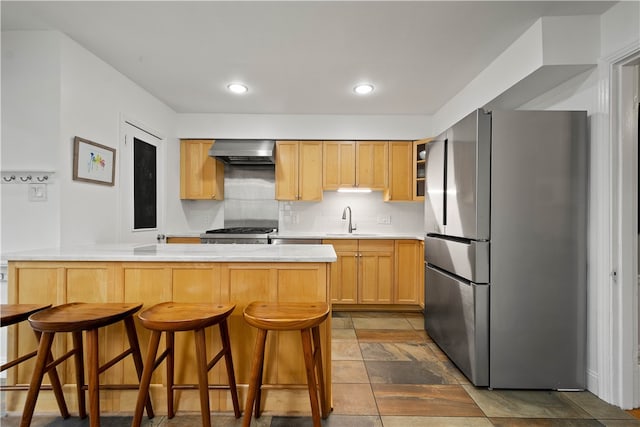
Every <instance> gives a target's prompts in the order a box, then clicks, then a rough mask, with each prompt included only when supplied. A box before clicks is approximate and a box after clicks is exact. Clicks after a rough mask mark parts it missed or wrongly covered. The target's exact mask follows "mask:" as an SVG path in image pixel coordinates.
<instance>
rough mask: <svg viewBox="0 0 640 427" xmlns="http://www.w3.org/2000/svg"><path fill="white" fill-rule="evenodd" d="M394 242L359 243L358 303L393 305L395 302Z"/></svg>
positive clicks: (368, 241) (370, 241)
mask: <svg viewBox="0 0 640 427" xmlns="http://www.w3.org/2000/svg"><path fill="white" fill-rule="evenodd" d="M393 251H394V241H393V240H359V241H358V254H359V265H358V285H359V290H358V302H359V303H361V304H391V303H392V302H393V285H394V278H393V264H394V259H393Z"/></svg>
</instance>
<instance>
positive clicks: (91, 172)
mask: <svg viewBox="0 0 640 427" xmlns="http://www.w3.org/2000/svg"><path fill="white" fill-rule="evenodd" d="M115 174H116V149H115V148H111V147H107V146H105V145H101V144H97V143H95V142H92V141H89V140H87V139H84V138H80V137H79V136H76V137H75V138H74V139H73V179H74V180H76V181H86V182H93V183H94V184H102V185H113V184H114V181H115Z"/></svg>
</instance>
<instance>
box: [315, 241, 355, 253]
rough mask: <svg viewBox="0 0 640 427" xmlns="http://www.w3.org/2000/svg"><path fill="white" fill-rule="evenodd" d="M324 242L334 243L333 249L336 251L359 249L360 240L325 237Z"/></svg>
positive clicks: (327, 243) (326, 243)
mask: <svg viewBox="0 0 640 427" xmlns="http://www.w3.org/2000/svg"><path fill="white" fill-rule="evenodd" d="M322 243H324V244H325V245H333V250H334V251H336V252H345V251H357V250H358V241H357V240H352V239H325V240H323V241H322Z"/></svg>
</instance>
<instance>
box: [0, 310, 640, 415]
mask: <svg viewBox="0 0 640 427" xmlns="http://www.w3.org/2000/svg"><path fill="white" fill-rule="evenodd" d="M332 345H333V355H332V356H333V396H334V402H333V406H334V408H333V412H332V414H331V415H330V416H329V418H328V419H327V420H325V421H323V425H324V426H326V427H339V426H349V427H418V426H420V427H422V426H429V427H441V426H442V427H449V426H451V427H458V426H465V427H466V426H470V427H472V426H515V427H520V426H522V427H524V426H534V427H535V426H545V427H546V426H549V427H565V426H566V427H569V426H570V427H574V426H575V427H578V426H579V427H582V426H585V427H589V426H611V427H614V426H616V427H617V426H640V420H638V419H635V418H634V417H633V416H632V415H630V414H629V413H627V412H625V411H623V410H621V409H619V408H616V407H614V406H611V405H608V404H607V403H605V402H603V401H602V400H600V399H598V398H597V397H595V396H594V395H593V394H591V393H589V392H554V391H526V390H517V391H516V390H491V391H490V390H487V389H483V388H476V387H474V386H472V385H470V384H469V382H468V381H467V380H466V378H465V377H464V376H463V375H462V374H461V373H460V372H459V371H458V370H457V369H456V367H455V366H454V365H453V364H452V363H451V362H450V361H449V360H448V359H447V357H446V356H445V355H444V354H443V353H442V352H441V351H440V349H439V348H438V347H437V346H436V345H435V344H434V343H433V342H432V341H431V340H430V338H429V337H428V336H427V334H426V333H425V331H424V329H423V319H422V316H421V315H420V314H418V313H359V312H344V313H341V312H335V313H334V314H333V343H332ZM19 421H20V420H19V417H17V416H5V417H2V418H0V425H1V426H2V427H13V426H18V425H19ZM101 421H102V425H103V426H105V427H120V426H129V425H130V423H131V418H130V417H103V418H102V419H101ZM212 423H213V425H214V426H225V427H227V426H240V425H241V420H236V419H235V418H233V416H229V415H226V414H221V415H220V414H214V415H212ZM88 425H89V423H88V420H79V419H78V418H77V417H75V418H71V419H69V420H62V419H61V418H60V417H53V416H52V417H47V416H38V417H35V418H34V422H33V423H32V426H38V427H41V426H47V427H79V426H88ZM145 425H147V426H163V427H164V426H167V427H168V426H180V427H182V426H184V427H187V426H198V425H200V416H199V414H178V415H177V416H176V417H175V418H174V419H172V420H168V419H167V418H166V417H163V416H156V417H155V418H154V419H153V420H146V419H145ZM311 425H312V423H311V418H310V417H280V416H273V417H270V416H262V417H260V419H258V420H255V419H254V420H253V422H252V426H260V427H285V426H296V427H297V426H300V427H304V426H311Z"/></svg>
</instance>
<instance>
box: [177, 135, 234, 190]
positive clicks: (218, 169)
mask: <svg viewBox="0 0 640 427" xmlns="http://www.w3.org/2000/svg"><path fill="white" fill-rule="evenodd" d="M213 143H214V141H213V140H212V139H183V140H182V141H180V198H181V199H192V200H198V199H204V200H222V199H224V165H223V164H222V162H220V161H219V160H216V159H214V158H212V157H209V148H210V147H211V145H212V144H213Z"/></svg>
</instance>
